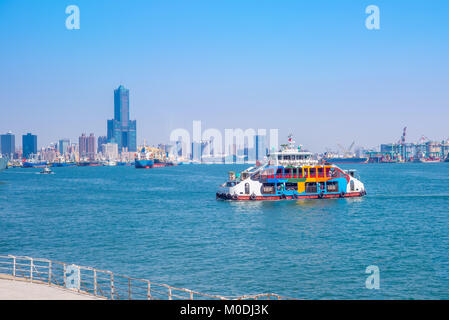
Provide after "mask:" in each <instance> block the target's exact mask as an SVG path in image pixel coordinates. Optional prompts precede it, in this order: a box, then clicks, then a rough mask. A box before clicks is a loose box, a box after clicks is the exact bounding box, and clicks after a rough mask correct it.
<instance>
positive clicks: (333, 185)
mask: <svg viewBox="0 0 449 320" xmlns="http://www.w3.org/2000/svg"><path fill="white" fill-rule="evenodd" d="M327 192H338V182H337V181H328V182H327Z"/></svg>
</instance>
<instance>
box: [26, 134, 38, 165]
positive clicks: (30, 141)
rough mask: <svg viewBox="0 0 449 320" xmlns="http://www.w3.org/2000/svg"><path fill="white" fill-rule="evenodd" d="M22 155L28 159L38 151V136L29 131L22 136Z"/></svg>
mask: <svg viewBox="0 0 449 320" xmlns="http://www.w3.org/2000/svg"><path fill="white" fill-rule="evenodd" d="M22 149H23V154H22V156H23V157H24V158H26V159H28V157H29V156H30V155H32V154H36V153H37V136H36V135H34V134H31V133H27V134H26V135H23V136H22Z"/></svg>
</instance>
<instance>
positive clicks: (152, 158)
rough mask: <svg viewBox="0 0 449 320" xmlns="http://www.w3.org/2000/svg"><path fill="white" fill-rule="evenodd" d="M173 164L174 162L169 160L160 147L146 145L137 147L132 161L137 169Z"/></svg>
mask: <svg viewBox="0 0 449 320" xmlns="http://www.w3.org/2000/svg"><path fill="white" fill-rule="evenodd" d="M174 165H176V163H175V162H174V161H171V160H169V159H168V158H167V154H166V153H165V152H164V151H163V150H162V149H159V148H153V147H146V146H144V147H142V148H140V149H139V151H138V152H137V154H136V159H135V161H134V166H135V167H136V168H137V169H151V168H161V167H171V166H174Z"/></svg>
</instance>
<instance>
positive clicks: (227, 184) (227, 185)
mask: <svg viewBox="0 0 449 320" xmlns="http://www.w3.org/2000/svg"><path fill="white" fill-rule="evenodd" d="M233 186H235V182H228V183H226V187H228V188H229V187H233Z"/></svg>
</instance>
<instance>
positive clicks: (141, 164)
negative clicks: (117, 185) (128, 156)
mask: <svg viewBox="0 0 449 320" xmlns="http://www.w3.org/2000/svg"><path fill="white" fill-rule="evenodd" d="M153 165H154V161H153V160H151V159H143V160H137V159H136V161H135V163H134V166H135V167H136V168H137V169H151V168H153Z"/></svg>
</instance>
